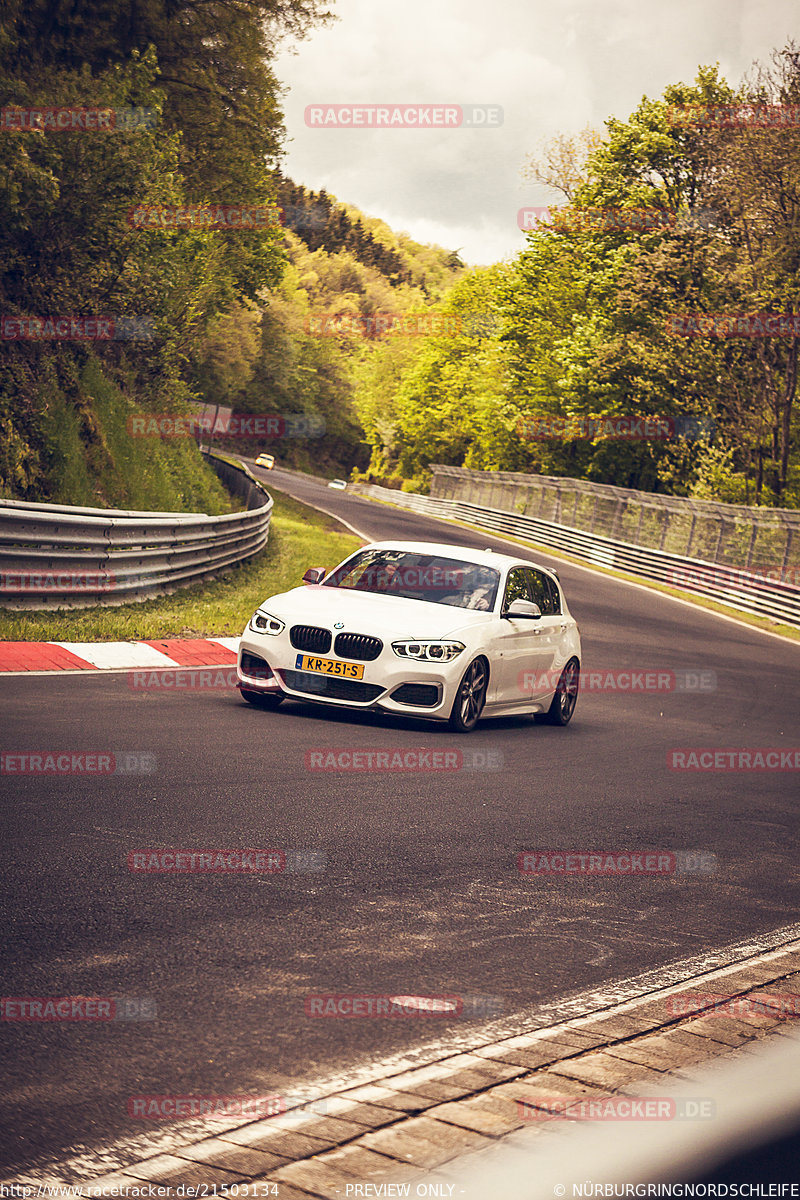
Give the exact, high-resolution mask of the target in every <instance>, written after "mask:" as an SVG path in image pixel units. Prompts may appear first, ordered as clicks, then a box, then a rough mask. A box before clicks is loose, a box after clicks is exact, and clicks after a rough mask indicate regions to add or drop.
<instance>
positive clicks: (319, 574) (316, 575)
mask: <svg viewBox="0 0 800 1200" xmlns="http://www.w3.org/2000/svg"><path fill="white" fill-rule="evenodd" d="M325 574H326V572H325V568H324V567H309V568H308V570H307V571H306V573H305V575H304V576H303V583H320V582H321V581H322V580H323V579H324V578H325Z"/></svg>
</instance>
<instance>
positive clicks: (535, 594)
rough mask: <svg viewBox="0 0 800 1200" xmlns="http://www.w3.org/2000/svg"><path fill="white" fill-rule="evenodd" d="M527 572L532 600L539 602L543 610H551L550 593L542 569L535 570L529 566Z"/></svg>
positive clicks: (535, 602)
mask: <svg viewBox="0 0 800 1200" xmlns="http://www.w3.org/2000/svg"><path fill="white" fill-rule="evenodd" d="M525 574H526V575H527V576H528V586H529V588H530V591H531V600H533V603H534V604H538V605H539V608H540V610H541V612H543V613H547V612H548V611H549V607H548V606H549V595H548V592H547V589H546V587H545V581H544V575H543V574H542V572H541V571H534V569H533V567H527V568H526V570H525Z"/></svg>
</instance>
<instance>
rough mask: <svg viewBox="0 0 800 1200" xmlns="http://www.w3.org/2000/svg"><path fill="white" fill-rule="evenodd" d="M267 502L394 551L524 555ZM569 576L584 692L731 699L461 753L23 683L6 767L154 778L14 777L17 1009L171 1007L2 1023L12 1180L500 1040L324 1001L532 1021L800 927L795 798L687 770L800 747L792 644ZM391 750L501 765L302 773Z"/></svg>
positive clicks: (666, 700)
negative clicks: (56, 764)
mask: <svg viewBox="0 0 800 1200" xmlns="http://www.w3.org/2000/svg"><path fill="white" fill-rule="evenodd" d="M261 474H262V475H263V477H264V478H265V479H267V480H268V482H269V483H270V484H271V485H272V486H274V487H276V488H285V489H286V490H287V491H290V492H291V493H292V494H294V495H295V496H297V497H298V498H299V499H305V500H308V501H309V502H311V503H314V504H317V505H320V506H322V507H324V508H326V509H328V510H330V511H331V512H336V513H338V514H340V515H341V516H342V517H343V518H344V519H345V520H347V521H349V522H350V523H351V524H352V525H354V526H355V527H356V528H357V529H359V530H361V531H363V533H364V534H365V535H366V536H368V537H370V538H375V539H377V538H384V537H389V538H394V537H402V538H406V539H416V540H419V539H425V540H441V541H451V542H456V543H459V544H463V545H469V544H472V545H475V544H477V545H478V546H481V547H483V546H495V547H496V548H498V549H506V548H507V545H508V544H507V543H504V542H502V541H500V540H498V539H496V538H493V537H491V536H489V535H483V534H475V533H473V532H471V531H469V530H466V529H463V528H460V527H457V526H450V525H447V524H446V523H443V522H436V521H432V520H428V519H425V518H422V517H418V516H415V515H412V514H408V513H404V512H402V511H400V510H395V509H391V508H388V507H386V506H383V505H379V504H371V503H369V502H367V501H364V500H360V499H357V498H355V497H351V496H349V495H347V494H346V493H342V492H337V491H333V490H328V489H326V488H324V487H322V486H320V485H318V484H314V483H312V482H309V481H305V480H301V479H299V478H297V477H292V476H289V475H286V474H283V473H281V472H280V471H274V472H261ZM519 554H520V558H521V559H533V560H535V559H536V557H537V556H536V555H535V554H533V553H527V552H525V551H522V550H520V551H519ZM541 559H542V561H546V562H550V563H551V564H552V563H554V562H555V561H556V560H550V559H546V557H545V556H541ZM308 565H314V564H308ZM329 565H330V564H329ZM558 570H559V574H560V577H561V579H562V582H563V583H564V586H565V590H566V592H567V596H568V599H569V602H570V606H571V608H572V611H573V613H574V614H575V616H576V617H577V619H578V621H579V623H580V627H581V633H582V637H583V649H584V666H583V669H584V674H586V673H587V672H588V671H591V670H595V671H602V672H603V673H606V672H620V671H630V670H634V671H643V670H645V669H648V670H657V671H661V672H679V673H680V672H684V671H689V672H696V673H698V674H700V673H705V675H704V679H705V681H706V686H707V687H708V688H709V690H705V691H699V690H694V691H692V690H686V691H677V690H670V691H668V692H654V693H652V692H650V693H647V692H645V693H637V694H632V693H630V692H624V691H619V690H613V689H606V690H597V691H584V692H583V693H582V695H581V697H580V699H579V701H578V707H577V711H576V716H575V718H574V720H573V722H572V724H571V726H569V727H568V728H567V729H564V730H562V729H556V728H550V727H547V726H542V725H539V724H536V723H534V722H533V721H532V720H530V719H528V718H515V719H505V720H498V721H486V722H483V723H482V724H481V725H480V726H479V727H478V730H477V731H476V732H475V733H474V734H473V735H471V736H470V737H468V738H458V737H456V736H455V735H453V734H451V733H450V732H449V731H448V730H447V728H446V727H440V726H436V725H429V724H426V723H424V722H421V721H400V720H397V719H394V718H386V717H380V716H371V715H370V716H368V715H365V714H355V715H352V714H343V713H341V712H334V711H332V710H325V709H323V708H319V707H315V706H313V705H299V704H294V703H285V704H284V705H283V706H282V707H281V708H280V709H279V710H278V711H276V712H265V711H260V710H257V709H254V708H250V707H248V706H247V705H245V704H244V703H242V702H241V700H240V699H239V696H238V693H236V692H235V691H230V690H226V689H224V688H213V689H203V690H200V689H198V690H196V691H177V692H171V691H159V690H147V689H134V688H132V687H131V686H130V684H129V681H128V677H127V675H126V673H124V672H122V673H112V674H104V675H98V674H87V675H78V674H76V675H60V676H50V677H43V676H39V677H28V678H24V677H12V678H6V679H3V680H2V681H0V689H1V690H2V700H3V712H4V726H5V734H4V738H3V750H4V751H5V752H15V753H23V752H37V751H39V752H40V751H46V750H51V751H56V750H58V751H71V752H92V751H99V752H108V751H115V752H120V751H139V752H142V751H143V752H147V753H149V754H151V755H153V756H154V759H155V767H156V769H155V771H154V772H153V773H151V774H129V775H125V774H118V775H107V776H100V777H88V776H77V775H66V776H63V777H57V778H53V777H49V776H48V777H44V776H39V777H37V776H16V777H13V778H11V777H8V776H3V777H1V778H0V784H2V789H3V792H4V794H5V801H4V804H3V814H4V827H3V834H2V842H1V843H0V845H1V847H2V856H3V860H4V864H3V865H4V870H3V882H2V901H1V903H2V918H3V924H4V927H5V929H6V930H7V931H8V935H7V945H8V951H7V961H8V967H7V970H6V971H5V973H4V981H3V995H5V996H28V997H42V996H104V997H106V996H114V997H118V996H126V997H132V998H145V999H147V1000H148V1001H149V1002H150V1003H153V1004H154V1005H155V1009H156V1016H155V1018H154V1019H144V1020H139V1021H133V1020H131V1021H113V1022H108V1023H103V1022H100V1023H98V1022H87V1023H71V1022H65V1023H61V1022H58V1023H37V1022H33V1023H24V1022H22V1023H20V1022H3V1023H2V1026H0V1038H1V1039H2V1048H1V1052H2V1058H3V1074H4V1081H5V1086H4V1088H3V1092H2V1097H0V1107H1V1108H2V1124H3V1127H4V1131H5V1136H4V1138H3V1142H4V1149H3V1174H4V1175H8V1174H11V1173H12V1172H13V1171H14V1170H18V1169H21V1168H22V1167H23V1166H24V1167H26V1168H27V1169H28V1170H29V1171H34V1170H35V1168H36V1167H37V1165H41V1164H44V1163H45V1162H46V1161H48V1160H51V1159H54V1158H56V1157H58V1156H59V1155H61V1154H63V1153H65V1152H67V1151H69V1150H70V1149H71V1148H73V1147H75V1146H76V1145H85V1146H86V1147H89V1148H92V1147H98V1146H101V1145H104V1144H106V1143H108V1142H110V1141H112V1140H114V1139H117V1138H125V1137H131V1136H134V1135H141V1134H142V1133H150V1132H152V1129H151V1128H144V1126H145V1125H146V1123H145V1122H143V1121H137V1120H135V1119H132V1118H129V1117H128V1115H127V1104H128V1098H129V1097H131V1096H134V1095H150V1094H157V1095H162V1094H170V1095H175V1094H187V1093H191V1094H203V1095H208V1094H221V1095H233V1094H242V1093H254V1092H259V1093H263V1092H277V1093H280V1094H284V1095H291V1094H293V1093H295V1092H296V1091H297V1090H298V1089H299V1088H300V1087H301V1086H302V1085H303V1084H304V1083H305V1084H308V1082H309V1081H313V1080H316V1079H321V1078H323V1077H326V1076H330V1075H333V1074H335V1073H338V1072H342V1073H344V1072H348V1071H352V1070H355V1069H356V1068H358V1067H360V1066H363V1065H364V1064H366V1063H368V1062H369V1061H370V1060H371V1059H372V1058H374V1057H376V1056H385V1055H390V1054H400V1053H401V1052H403V1051H405V1050H410V1049H412V1048H415V1047H419V1046H420V1045H422V1046H424V1045H425V1044H426V1043H433V1042H435V1041H438V1040H439V1039H441V1038H443V1037H444V1038H446V1037H448V1036H451V1035H452V1036H455V1035H460V1034H463V1033H464V1032H465V1031H466V1032H469V1031H470V1029H471V1030H475V1029H477V1028H478V1027H480V1025H481V1024H482V1023H484V1021H485V1020H486V1018H485V1017H481V1016H478V1017H473V1018H464V1017H460V1018H456V1017H450V1016H444V1017H441V1016H439V1017H435V1018H433V1017H420V1018H417V1019H415V1018H407V1019H394V1020H387V1019H379V1018H372V1019H368V1018H361V1019H349V1020H347V1019H319V1018H315V1017H311V1016H307V1015H306V1010H305V1004H304V1000H305V997H306V996H307V995H309V994H310V993H313V994H319V993H335V994H345V993H347V994H352V993H358V994H368V995H376V994H380V995H386V994H389V995H396V994H399V995H419V994H422V995H430V994H447V995H457V996H462V997H476V996H483V997H489V998H491V1003H489V1008H492V1007H493V1008H494V1011H501V1012H502V1013H503V1014H505V1015H507V1016H513V1014H517V1013H521V1012H523V1011H527V1010H535V1009H536V1007H537V1006H538V1005H543V1004H544V1003H546V1002H549V1001H552V1000H554V999H557V998H559V997H563V996H567V995H569V994H570V993H572V992H577V991H581V990H583V989H586V988H589V987H592V986H599V985H601V984H603V983H606V982H608V981H612V980H616V979H621V978H625V977H627V976H630V975H636V974H638V973H640V972H642V971H644V970H647V969H649V968H656V967H659V966H661V965H663V964H668V963H670V962H673V961H674V960H676V959H679V958H682V957H686V956H688V955H691V954H696V953H699V952H701V951H703V950H705V949H708V948H714V947H718V946H720V945H723V944H725V943H729V942H733V941H735V940H737V939H738V938H741V937H745V936H749V935H751V934H753V933H756V932H763V931H768V930H770V929H772V928H774V927H776V926H779V925H783V924H786V923H787V922H789V921H791V920H794V919H795V918H796V915H797V908H798V900H800V881H798V874H797V866H796V855H797V851H796V845H797V826H798V820H797V807H798V776H797V772H791V771H786V770H783V771H780V770H765V771H713V772H712V771H705V772H689V771H673V770H670V769H668V766H667V754H668V751H669V750H670V749H671V748H673V747H703V748H706V747H736V748H739V747H741V748H746V749H749V748H756V747H763V748H779V749H784V750H788V749H790V748H792V749H794V748H795V747H797V746H800V733H799V732H798V712H800V673H798V666H800V646H798V645H794V644H790V643H788V642H786V641H783V640H781V639H778V638H775V637H772V636H769V635H765V634H762V633H760V632H758V631H755V630H751V629H748V628H746V627H744V626H742V625H739V624H737V623H734V622H731V621H727V620H724V619H720V618H719V617H717V616H715V615H713V614H711V613H707V612H705V611H703V610H701V609H694V608H692V607H690V606H688V605H684V604H680V603H676V602H675V601H673V600H671V599H669V598H666V597H662V596H661V595H659V594H658V593H656V592H653V591H647V590H644V589H640V588H636V587H630V586H628V585H626V584H624V583H621V582H618V581H616V580H614V579H611V578H609V577H606V576H603V575H600V574H595V573H592V572H590V571H587V570H583V569H581V568H578V567H575V566H572V565H570V564H567V563H559V564H558ZM691 678H692V677H691V676H687V679H689V680H691ZM709 680H710V681H712V682H711V684H709V683H708V681H709ZM395 747H399V748H406V749H413V748H419V747H432V748H437V749H452V748H456V749H460V750H462V749H468V750H469V751H475V752H485V754H486V755H487V756H488V757H487V759H486V760H485V761H488V762H490V763H491V765H492V766H493V767H494V769H492V770H485V769H481V761H482V760H481V755H480V754H477V755H476V758H477V766H476V769H473V770H463V769H462V770H459V771H456V772H448V773H443V772H441V771H432V770H431V771H415V772H403V773H401V772H389V773H387V772H372V773H370V772H366V771H362V772H358V773H351V772H346V771H336V772H331V771H327V772H326V771H309V770H308V769H307V768H306V765H305V756H306V752H307V751H310V750H319V749H327V748H340V749H347V748H349V749H388V748H395ZM149 847H164V848H167V847H186V848H198V847H199V848H207V847H221V848H238V847H278V848H293V849H300V850H314V851H321V852H323V853H324V855H325V856H326V863H327V865H326V868H325V869H324V870H322V871H317V872H308V871H304V872H287V873H283V874H275V875H263V876H252V875H249V876H248V875H216V876H208V875H205V876H204V875H197V874H194V875H169V874H151V875H135V874H133V873H132V872H131V871H130V870H129V869H128V866H127V855H128V853H129V852H130V851H133V850H138V849H142V848H149ZM528 849H539V850H552V851H554V852H557V851H564V850H572V851H581V850H585V851H598V850H606V851H632V852H636V851H646V850H647V851H653V850H655V851H677V850H691V851H702V852H705V853H706V854H712V855H715V856H716V870H715V871H713V872H711V873H706V874H697V875H693V874H674V873H673V874H668V875H658V876H624V877H608V876H605V877H597V876H575V877H559V876H539V877H535V878H528V877H524V876H522V875H521V874H520V873H519V871H518V869H517V854H518V852H519V851H521V850H528ZM487 1003H488V1002H487ZM487 1011H488V1009H487Z"/></svg>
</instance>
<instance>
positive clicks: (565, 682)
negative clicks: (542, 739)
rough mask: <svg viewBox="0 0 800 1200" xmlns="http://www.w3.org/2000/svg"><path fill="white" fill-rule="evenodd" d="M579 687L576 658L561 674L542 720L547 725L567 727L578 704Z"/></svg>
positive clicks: (579, 680) (570, 661) (578, 665)
mask: <svg viewBox="0 0 800 1200" xmlns="http://www.w3.org/2000/svg"><path fill="white" fill-rule="evenodd" d="M580 685H581V667H580V663H579V662H578V660H577V658H571V659H570V660H569V662H568V663H567V664H566V666H565V667H564V670H563V671H562V672H561V678H560V679H559V681H558V687H557V688H556V690H555V694H554V696H553V699H552V700H551V701H550V707H549V709H548V710H547V713H546V715H545V718H544V719H545V721H546V722H547V724H548V725H569V723H570V721H571V720H572V714H573V713H574V712H575V705H576V704H577V703H578V689H579V688H580Z"/></svg>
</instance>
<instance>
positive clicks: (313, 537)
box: [0, 492, 362, 642]
mask: <svg viewBox="0 0 800 1200" xmlns="http://www.w3.org/2000/svg"><path fill="white" fill-rule="evenodd" d="M273 498H274V501H275V507H274V509H273V511H272V521H271V524H270V531H269V543H268V545H267V547H266V549H265V550H264V551H263V552H262V553H261V554H258V555H256V557H255V558H254V559H251V561H250V562H248V563H245V564H244V565H243V566H241V567H235V568H234V569H233V570H232V571H229V572H228V574H226V575H224V576H222V577H221V578H219V579H216V580H213V581H211V582H208V583H198V584H195V585H194V586H192V587H188V588H182V589H181V590H180V591H178V592H174V593H173V594H172V595H171V596H161V597H158V598H157V599H154V600H146V601H144V602H143V603H141V604H121V605H119V606H118V607H114V608H84V609H74V610H72V611H69V612H68V611H65V610H64V609H59V610H56V611H55V612H41V613H25V612H9V611H8V610H5V611H4V612H2V613H0V640H3V641H20V642H26V641H27V642H112V641H129V640H130V641H144V640H147V639H153V638H167V637H176V638H177V637H183V638H194V637H238V636H239V634H240V633H241V632H242V630H243V629H244V627H245V624H246V623H247V621H248V620H249V618H250V617H251V616H252V614H253V612H254V611H255V609H256V608H257V607H258V605H259V604H260V603H261V601H262V600H264V599H265V598H266V597H267V596H269V595H272V594H274V593H276V592H283V591H287V590H288V589H289V588H292V587H297V585H298V584H299V583H300V579H301V576H302V574H303V572H304V571H305V569H306V568H307V567H311V566H321V567H333V566H335V565H336V563H338V562H341V560H342V559H343V558H346V557H347V555H348V554H350V553H351V552H352V551H353V550H356V549H357V548H358V547H359V546H360V545H362V542H361V539H360V538H357V537H355V536H354V534H352V533H350V531H349V530H345V529H344V527H343V526H342V525H340V524H339V523H338V521H335V520H334V519H333V518H332V517H327V516H325V514H324V513H320V512H317V511H316V509H313V508H308V507H307V506H306V505H305V504H299V503H298V502H297V501H296V500H292V499H291V498H290V497H289V496H286V495H284V494H283V493H282V492H276V493H275V494H274V497H273Z"/></svg>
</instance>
